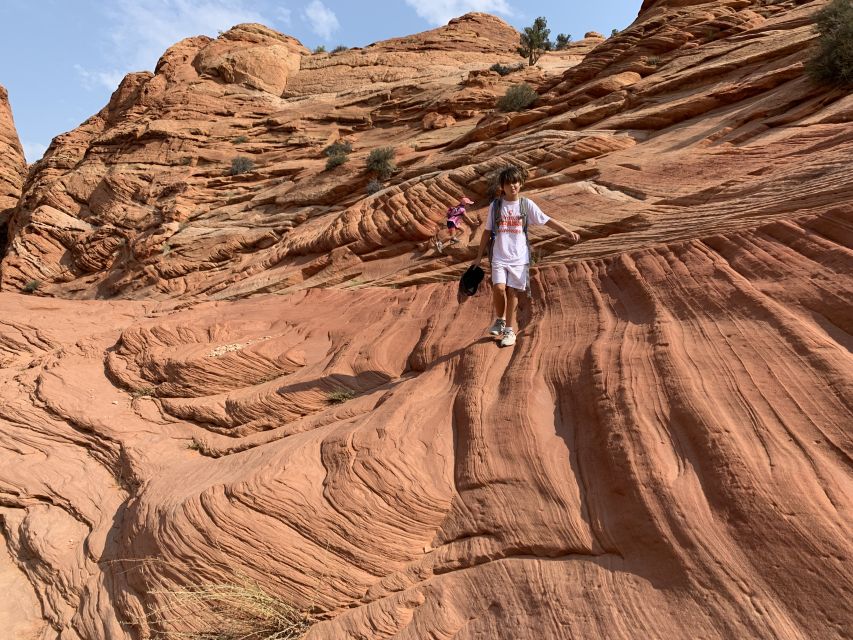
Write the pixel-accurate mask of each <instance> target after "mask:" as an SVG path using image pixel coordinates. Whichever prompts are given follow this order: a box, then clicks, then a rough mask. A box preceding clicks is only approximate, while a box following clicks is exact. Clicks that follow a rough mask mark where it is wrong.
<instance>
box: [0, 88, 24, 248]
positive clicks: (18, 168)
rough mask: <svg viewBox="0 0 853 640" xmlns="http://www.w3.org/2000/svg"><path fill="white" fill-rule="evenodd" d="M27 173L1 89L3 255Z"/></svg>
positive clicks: (0, 216)
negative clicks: (10, 222) (13, 210)
mask: <svg viewBox="0 0 853 640" xmlns="http://www.w3.org/2000/svg"><path fill="white" fill-rule="evenodd" d="M26 173H27V161H26V159H25V158H24V150H23V148H22V147H21V141H20V140H19V139H18V132H17V130H16V129H15V122H14V120H13V119H12V109H11V107H10V106H9V96H8V94H7V92H6V89H4V88H3V87H2V86H0V256H2V255H3V254H4V253H5V251H6V243H7V227H8V224H9V218H10V217H11V215H12V209H14V208H15V206H16V205H17V204H18V199H19V198H20V197H21V190H22V188H23V186H24V178H25V177H26Z"/></svg>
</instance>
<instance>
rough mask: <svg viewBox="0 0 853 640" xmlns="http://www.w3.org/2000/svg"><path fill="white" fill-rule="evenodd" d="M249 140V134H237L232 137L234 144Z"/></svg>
mask: <svg viewBox="0 0 853 640" xmlns="http://www.w3.org/2000/svg"><path fill="white" fill-rule="evenodd" d="M248 141H249V136H237V137H236V138H234V144H243V143H244V142H248Z"/></svg>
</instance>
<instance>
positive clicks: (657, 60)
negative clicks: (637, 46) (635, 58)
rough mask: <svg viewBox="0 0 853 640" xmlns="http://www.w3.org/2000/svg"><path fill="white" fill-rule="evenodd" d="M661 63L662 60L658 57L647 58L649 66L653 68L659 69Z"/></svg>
mask: <svg viewBox="0 0 853 640" xmlns="http://www.w3.org/2000/svg"><path fill="white" fill-rule="evenodd" d="M660 63H661V59H660V58H658V57H657V56H649V57H648V58H646V64H648V65H650V66H652V67H657V66H658V65H659V64H660Z"/></svg>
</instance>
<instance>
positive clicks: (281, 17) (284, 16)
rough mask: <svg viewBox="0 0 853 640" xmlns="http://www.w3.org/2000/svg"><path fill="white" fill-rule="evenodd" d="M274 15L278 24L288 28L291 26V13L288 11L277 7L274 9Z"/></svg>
mask: <svg viewBox="0 0 853 640" xmlns="http://www.w3.org/2000/svg"><path fill="white" fill-rule="evenodd" d="M275 13H276V17H277V18H278V22H279V23H280V24H283V25H284V26H285V27H289V26H290V25H291V15H292V13H293V12H292V11H291V10H290V9H286V8H284V7H279V8H278V9H276V12H275Z"/></svg>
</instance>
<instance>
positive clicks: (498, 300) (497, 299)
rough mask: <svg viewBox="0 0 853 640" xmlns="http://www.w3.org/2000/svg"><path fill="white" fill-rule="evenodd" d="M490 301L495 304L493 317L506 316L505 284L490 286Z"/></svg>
mask: <svg viewBox="0 0 853 640" xmlns="http://www.w3.org/2000/svg"><path fill="white" fill-rule="evenodd" d="M492 302H493V303H494V305H495V317H496V318H506V316H505V315H504V314H505V313H506V285H505V284H496V285H494V286H493V287H492Z"/></svg>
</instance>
